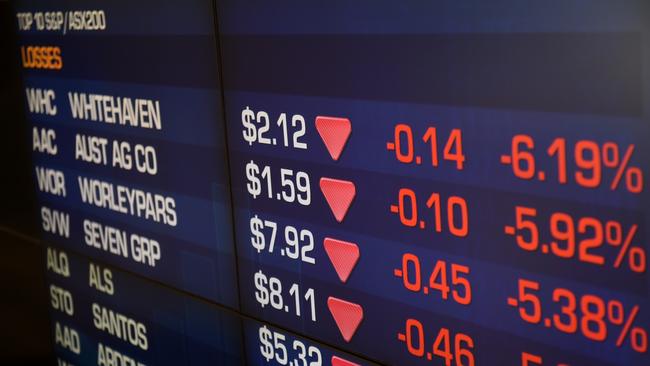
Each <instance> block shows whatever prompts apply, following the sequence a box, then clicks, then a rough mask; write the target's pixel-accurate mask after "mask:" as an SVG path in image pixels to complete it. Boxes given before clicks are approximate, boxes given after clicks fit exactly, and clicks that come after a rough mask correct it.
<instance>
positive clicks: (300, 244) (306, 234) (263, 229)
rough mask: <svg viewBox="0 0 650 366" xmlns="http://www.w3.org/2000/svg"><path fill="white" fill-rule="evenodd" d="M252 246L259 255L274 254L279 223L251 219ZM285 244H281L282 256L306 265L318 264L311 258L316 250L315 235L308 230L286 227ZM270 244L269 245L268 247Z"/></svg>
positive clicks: (255, 217) (255, 218)
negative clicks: (263, 252) (266, 252)
mask: <svg viewBox="0 0 650 366" xmlns="http://www.w3.org/2000/svg"><path fill="white" fill-rule="evenodd" d="M250 230H251V245H252V246H253V248H255V250H257V252H258V253H261V252H262V251H268V252H269V253H273V250H274V249H275V241H276V240H275V239H276V237H277V231H278V223H277V222H274V221H269V220H262V219H260V218H259V217H258V216H257V215H255V216H253V217H251V220H250ZM283 231H284V244H280V245H278V246H280V247H281V248H280V251H279V252H280V255H281V256H283V257H285V256H286V257H289V258H291V259H300V260H301V261H303V262H305V263H310V264H316V259H315V258H314V257H312V256H311V252H312V251H313V250H314V235H313V234H312V233H311V231H309V230H307V229H300V230H299V229H297V228H295V227H294V226H291V225H287V226H285V227H284V230H283ZM267 244H268V245H267Z"/></svg>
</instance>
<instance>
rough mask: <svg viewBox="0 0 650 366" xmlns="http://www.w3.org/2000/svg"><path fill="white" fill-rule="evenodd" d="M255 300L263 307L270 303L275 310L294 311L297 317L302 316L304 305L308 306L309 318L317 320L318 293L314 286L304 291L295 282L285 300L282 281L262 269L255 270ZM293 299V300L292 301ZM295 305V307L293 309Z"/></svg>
mask: <svg viewBox="0 0 650 366" xmlns="http://www.w3.org/2000/svg"><path fill="white" fill-rule="evenodd" d="M254 282H255V300H257V302H258V303H259V304H260V306H261V307H262V308H265V307H266V306H268V305H270V306H271V307H272V308H273V309H275V310H280V311H284V312H285V313H289V312H290V311H293V313H294V314H295V315H296V316H297V317H301V316H302V314H303V313H304V312H303V307H306V308H307V309H306V312H308V313H310V314H309V318H310V319H311V321H313V322H315V321H316V299H315V297H316V294H315V292H314V289H313V288H310V289H307V291H304V293H303V291H302V290H301V288H300V285H298V284H297V283H294V284H292V285H291V287H290V288H289V295H288V297H289V299H288V300H287V301H285V298H284V297H285V296H286V294H285V293H284V291H283V288H282V281H280V279H279V278H276V277H272V276H271V277H267V276H266V275H265V274H264V273H263V272H262V271H261V270H259V271H257V272H255V276H254ZM291 300H293V301H291ZM291 307H293V309H291Z"/></svg>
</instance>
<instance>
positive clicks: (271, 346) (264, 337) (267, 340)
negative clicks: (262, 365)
mask: <svg viewBox="0 0 650 366" xmlns="http://www.w3.org/2000/svg"><path fill="white" fill-rule="evenodd" d="M259 336H260V353H261V354H262V357H264V359H265V360H266V362H271V360H275V362H277V363H278V364H280V365H296V366H300V365H304V366H307V365H309V366H321V365H322V364H323V357H322V355H321V353H320V350H319V349H318V348H317V347H314V346H307V345H305V344H304V343H303V342H301V341H299V340H297V339H294V340H293V342H292V347H291V348H292V350H293V351H294V352H295V353H297V354H296V355H295V357H294V356H292V355H289V350H288V349H287V345H286V343H287V337H286V336H285V335H284V334H282V333H280V332H274V331H271V330H270V329H269V328H268V327H267V326H266V325H264V326H262V327H260V330H259ZM292 353H293V352H292ZM291 359H293V360H291Z"/></svg>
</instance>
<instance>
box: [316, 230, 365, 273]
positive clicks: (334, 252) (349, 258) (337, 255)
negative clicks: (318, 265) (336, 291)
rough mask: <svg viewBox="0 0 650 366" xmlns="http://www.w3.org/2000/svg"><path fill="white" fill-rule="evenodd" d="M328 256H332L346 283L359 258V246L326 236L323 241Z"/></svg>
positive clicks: (337, 270) (331, 259) (334, 264)
mask: <svg viewBox="0 0 650 366" xmlns="http://www.w3.org/2000/svg"><path fill="white" fill-rule="evenodd" d="M323 246H325V251H326V252H327V256H328V257H329V258H330V261H331V262H332V265H333V266H334V269H335V270H336V274H338V275H339V279H340V280H341V282H343V283H346V282H347V281H348V278H349V277H350V272H352V270H353V269H354V266H355V265H356V264H357V261H358V260H359V247H358V246H357V245H356V244H354V243H350V242H347V241H342V240H337V239H332V238H325V240H324V241H323Z"/></svg>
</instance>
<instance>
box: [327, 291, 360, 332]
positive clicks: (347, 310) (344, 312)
mask: <svg viewBox="0 0 650 366" xmlns="http://www.w3.org/2000/svg"><path fill="white" fill-rule="evenodd" d="M327 307H328V308H329V309H330V313H332V317H333V318H334V321H335V322H336V325H337V326H338V327H339V331H340V332H341V335H342V336H343V339H345V341H346V342H350V340H351V339H352V337H353V336H354V333H355V332H356V331H357V328H358V327H359V324H361V321H362V320H363V308H362V307H361V305H357V304H355V303H351V302H348V301H345V300H341V299H337V298H336V297H332V296H330V297H329V298H328V299H327Z"/></svg>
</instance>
